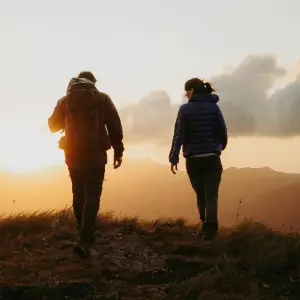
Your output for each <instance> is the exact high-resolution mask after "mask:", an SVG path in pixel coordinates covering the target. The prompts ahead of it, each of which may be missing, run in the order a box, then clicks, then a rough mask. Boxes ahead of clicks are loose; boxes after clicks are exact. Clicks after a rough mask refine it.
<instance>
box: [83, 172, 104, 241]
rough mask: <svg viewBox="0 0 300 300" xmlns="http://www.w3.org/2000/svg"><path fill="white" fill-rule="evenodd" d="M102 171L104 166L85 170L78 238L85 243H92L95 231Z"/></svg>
mask: <svg viewBox="0 0 300 300" xmlns="http://www.w3.org/2000/svg"><path fill="white" fill-rule="evenodd" d="M104 173H105V167H103V168H97V169H90V170H87V171H86V177H85V179H86V181H85V195H86V201H85V205H84V208H83V215H82V222H81V228H80V239H81V241H82V242H83V243H85V244H91V243H93V234H94V231H95V227H96V219H97V215H98V211H99V207H100V197H101V194H102V186H103V180H104Z"/></svg>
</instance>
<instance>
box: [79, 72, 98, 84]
mask: <svg viewBox="0 0 300 300" xmlns="http://www.w3.org/2000/svg"><path fill="white" fill-rule="evenodd" d="M77 78H85V79H88V80H90V81H91V82H93V83H96V82H97V79H96V77H95V76H94V74H93V73H92V72H88V71H84V72H81V73H79V75H78V76H77Z"/></svg>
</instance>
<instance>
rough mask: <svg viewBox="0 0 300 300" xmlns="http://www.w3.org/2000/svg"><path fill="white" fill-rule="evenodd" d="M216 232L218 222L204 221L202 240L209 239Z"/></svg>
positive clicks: (214, 236) (213, 236)
mask: <svg viewBox="0 0 300 300" xmlns="http://www.w3.org/2000/svg"><path fill="white" fill-rule="evenodd" d="M217 234H218V223H216V222H206V223H204V224H203V240H204V241H211V240H213V239H214V238H216V236H217Z"/></svg>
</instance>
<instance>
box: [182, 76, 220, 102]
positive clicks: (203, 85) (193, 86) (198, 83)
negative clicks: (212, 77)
mask: <svg viewBox="0 0 300 300" xmlns="http://www.w3.org/2000/svg"><path fill="white" fill-rule="evenodd" d="M184 90H185V96H186V97H187V99H188V100H190V98H191V97H192V96H194V95H199V94H211V93H212V92H214V91H215V89H214V88H213V86H212V84H210V83H209V82H204V81H203V80H201V79H199V78H192V79H190V80H188V81H187V82H186V83H185V85H184Z"/></svg>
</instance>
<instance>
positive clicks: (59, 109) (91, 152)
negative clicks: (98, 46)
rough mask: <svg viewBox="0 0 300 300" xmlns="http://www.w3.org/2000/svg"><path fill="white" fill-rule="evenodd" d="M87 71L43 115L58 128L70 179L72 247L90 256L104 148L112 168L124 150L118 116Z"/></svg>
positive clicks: (117, 165)
mask: <svg viewBox="0 0 300 300" xmlns="http://www.w3.org/2000/svg"><path fill="white" fill-rule="evenodd" d="M95 83H96V78H95V76H94V75H93V74H92V73H91V72H81V73H80V74H79V75H78V77H77V78H72V79H71V81H70V82H69V85H68V88H67V93H66V95H65V96H64V97H62V98H61V99H60V100H59V101H58V102H57V105H56V107H55V109H54V111H53V113H52V115H51V116H50V118H49V119H48V126H49V129H50V131H51V132H53V133H54V132H58V131H64V133H65V135H64V136H63V137H62V138H61V139H60V141H59V147H60V148H61V149H63V150H64V152H65V162H66V165H67V166H68V169H69V173H70V178H71V182H72V193H73V211H74V215H75V218H76V221H77V228H78V241H77V243H76V244H75V246H74V250H75V251H76V253H77V254H79V255H80V256H82V257H88V256H89V255H90V247H91V245H92V244H93V242H94V231H95V228H96V219H97V215H98V211H99V206H100V197H101V193H102V185H103V181H104V174H105V165H106V164H107V151H108V150H109V149H110V148H111V147H112V148H113V150H114V168H115V169H117V168H119V167H120V166H121V164H122V156H123V152H124V145H123V130H122V125H121V120H120V117H119V114H118V112H117V109H116V107H115V106H114V104H113V102H112V100H111V99H110V97H109V96H108V95H106V94H104V93H102V92H100V91H98V90H97V88H96V86H95Z"/></svg>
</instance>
